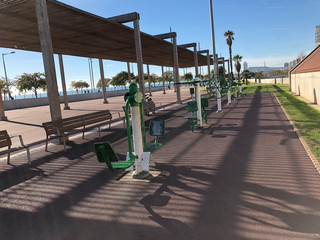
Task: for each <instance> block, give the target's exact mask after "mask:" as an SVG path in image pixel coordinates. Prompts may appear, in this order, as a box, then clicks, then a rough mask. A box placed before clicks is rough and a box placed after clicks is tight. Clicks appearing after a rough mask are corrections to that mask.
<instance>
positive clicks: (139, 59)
mask: <svg viewBox="0 0 320 240" xmlns="http://www.w3.org/2000/svg"><path fill="white" fill-rule="evenodd" d="M133 28H134V40H135V45H136V56H137V66H138V77H139V88H140V92H141V93H142V95H143V100H144V101H145V100H146V96H145V94H146V92H145V87H144V74H143V59H142V47H141V35H140V24H139V17H138V18H137V19H136V20H134V21H133Z"/></svg>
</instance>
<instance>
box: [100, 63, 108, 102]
mask: <svg viewBox="0 0 320 240" xmlns="http://www.w3.org/2000/svg"><path fill="white" fill-rule="evenodd" d="M99 67H100V78H101V86H102V92H103V103H104V104H106V103H108V100H107V88H106V83H105V81H104V70H103V61H102V59H99Z"/></svg>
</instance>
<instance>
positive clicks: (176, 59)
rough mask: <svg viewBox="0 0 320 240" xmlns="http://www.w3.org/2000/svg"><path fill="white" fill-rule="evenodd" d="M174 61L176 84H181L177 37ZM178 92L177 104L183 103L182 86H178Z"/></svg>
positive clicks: (174, 47) (175, 38) (174, 44)
mask: <svg viewBox="0 0 320 240" xmlns="http://www.w3.org/2000/svg"><path fill="white" fill-rule="evenodd" d="M173 59H174V70H173V75H174V81H175V83H180V79H179V61H178V46H177V37H174V38H173ZM176 90H177V102H178V103H181V91H180V85H176Z"/></svg>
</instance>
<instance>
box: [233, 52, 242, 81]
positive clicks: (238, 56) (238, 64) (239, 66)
mask: <svg viewBox="0 0 320 240" xmlns="http://www.w3.org/2000/svg"><path fill="white" fill-rule="evenodd" d="M241 60H242V56H240V55H239V54H238V55H235V56H234V57H233V61H234V62H235V67H236V70H237V72H238V80H239V81H240V70H241V63H240V62H241Z"/></svg>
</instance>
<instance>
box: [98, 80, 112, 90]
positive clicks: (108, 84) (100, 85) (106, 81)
mask: <svg viewBox="0 0 320 240" xmlns="http://www.w3.org/2000/svg"><path fill="white" fill-rule="evenodd" d="M111 81H112V80H111V78H105V79H104V83H105V85H106V88H108V87H109V86H110V83H111ZM96 87H97V88H99V89H100V88H102V84H101V79H99V81H98V82H97V86H96Z"/></svg>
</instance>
